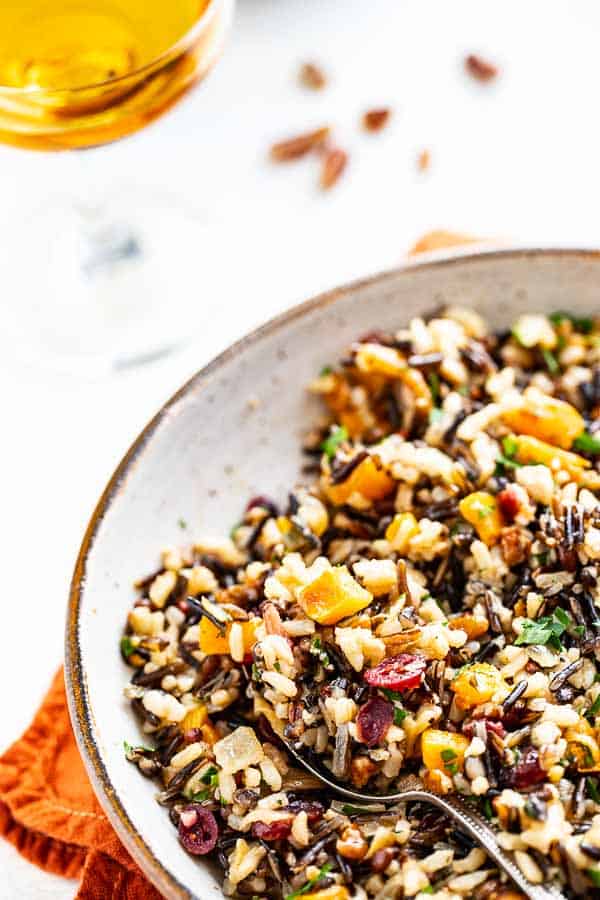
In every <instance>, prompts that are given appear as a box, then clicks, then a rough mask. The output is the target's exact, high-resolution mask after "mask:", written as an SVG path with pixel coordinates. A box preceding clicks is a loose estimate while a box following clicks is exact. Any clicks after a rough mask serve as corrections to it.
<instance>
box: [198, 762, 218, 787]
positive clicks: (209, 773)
mask: <svg viewBox="0 0 600 900" xmlns="http://www.w3.org/2000/svg"><path fill="white" fill-rule="evenodd" d="M215 775H216V776H217V781H218V778H219V773H218V769H216V768H215V767H214V766H211V767H210V768H209V769H207V770H206V772H205V773H204V775H203V776H202V778H201V779H200V781H203V782H204V784H212V783H213V781H212V779H213V778H214V776H215Z"/></svg>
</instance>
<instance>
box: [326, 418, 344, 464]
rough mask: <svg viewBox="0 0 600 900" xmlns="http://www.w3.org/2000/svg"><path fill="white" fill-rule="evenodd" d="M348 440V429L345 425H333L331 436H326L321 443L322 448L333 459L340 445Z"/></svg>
mask: <svg viewBox="0 0 600 900" xmlns="http://www.w3.org/2000/svg"><path fill="white" fill-rule="evenodd" d="M347 440H348V431H347V429H346V428H345V427H344V426H343V425H333V426H332V428H331V432H330V434H329V437H327V438H325V440H324V441H323V443H322V444H321V450H322V451H323V453H325V454H326V455H327V456H328V457H329V459H333V457H334V456H335V454H336V452H337V448H338V447H339V445H340V444H343V443H344V441H347Z"/></svg>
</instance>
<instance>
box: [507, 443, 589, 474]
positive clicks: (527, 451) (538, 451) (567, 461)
mask: <svg viewBox="0 0 600 900" xmlns="http://www.w3.org/2000/svg"><path fill="white" fill-rule="evenodd" d="M512 437H513V440H514V441H515V444H516V451H515V458H516V460H517V462H520V463H522V464H523V465H535V464H536V463H542V464H543V465H545V466H548V468H550V469H552V471H556V470H557V469H564V470H565V471H566V472H568V473H569V475H570V476H571V478H573V479H574V480H575V481H579V480H581V478H582V477H583V475H584V474H585V473H584V471H583V470H584V469H589V468H590V467H591V465H592V464H591V462H590V461H589V460H587V459H585V458H584V457H583V456H579V454H578V453H571V451H570V450H561V449H560V448H559V447H554V446H553V445H552V444H548V443H547V442H546V441H541V440H539V439H538V438H535V437H531V436H530V435H526V434H521V435H519V436H518V437H517V436H515V435H513V436H512Z"/></svg>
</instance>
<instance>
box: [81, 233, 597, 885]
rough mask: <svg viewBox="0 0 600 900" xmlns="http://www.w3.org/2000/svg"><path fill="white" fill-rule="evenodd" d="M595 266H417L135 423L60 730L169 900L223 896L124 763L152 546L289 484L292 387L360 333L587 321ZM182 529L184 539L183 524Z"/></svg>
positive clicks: (223, 518) (243, 352) (308, 409)
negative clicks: (136, 611) (131, 635)
mask: <svg viewBox="0 0 600 900" xmlns="http://www.w3.org/2000/svg"><path fill="white" fill-rule="evenodd" d="M599 285H600V256H599V255H598V254H595V253H591V252H585V251H573V250H567V251H565V250H499V251H498V250H495V251H491V252H490V251H485V252H481V253H475V254H473V253H468V254H461V255H459V256H453V257H451V258H438V259H428V260H424V261H420V262H417V263H411V264H410V265H407V266H405V267H404V268H401V269H398V270H396V271H393V272H389V273H387V274H383V275H379V276H376V277H374V278H371V279H368V280H366V281H361V282H358V283H356V284H351V285H349V286H348V287H343V288H341V289H339V290H335V291H333V292H331V293H328V294H325V295H323V296H321V297H317V298H316V299H314V300H310V301H308V302H307V303H304V304H303V305H301V306H299V307H297V308H295V309H293V310H291V311H290V312H288V313H285V314H284V315H282V316H280V317H279V318H277V319H275V320H273V321H271V322H269V323H268V324H267V325H264V326H263V327H262V328H260V329H258V331H255V332H254V333H253V334H251V335H249V336H248V337H246V338H244V339H243V340H241V341H239V342H238V343H237V344H234V345H233V346H232V347H231V348H230V349H229V350H227V351H226V352H225V353H223V354H221V356H219V357H218V358H217V359H216V360H214V361H213V362H211V363H210V364H209V365H208V366H206V368H205V369H203V370H202V371H201V372H199V373H198V374H197V375H195V376H194V377H193V378H192V379H191V381H189V382H188V383H187V384H186V385H185V386H184V387H183V388H182V389H181V390H180V391H179V392H178V393H177V394H176V395H175V396H174V397H173V398H172V399H171V400H169V402H168V403H167V404H165V406H163V408H162V409H161V410H160V411H159V412H158V414H157V415H156V417H155V418H154V419H153V420H152V422H150V424H149V425H148V426H147V427H146V428H145V430H144V431H143V432H142V434H141V435H140V436H139V438H138V439H137V441H136V442H135V443H134V445H133V446H132V448H131V449H130V450H129V452H128V453H127V455H126V456H125V458H124V459H123V461H122V462H121V464H120V465H119V467H118V469H117V471H116V472H115V474H114V476H113V478H112V479H111V481H110V483H109V484H108V486H107V488H106V490H105V492H104V494H103V495H102V497H101V498H100V501H99V503H98V506H97V508H96V510H95V512H94V514H93V516H92V520H91V522H90V525H89V527H88V529H87V532H86V534H85V537H84V539H83V544H82V547H81V551H80V554H79V559H78V562H77V566H76V569H75V573H74V576H73V582H72V590H71V597H70V603H69V611H68V621H67V633H66V673H67V683H68V693H69V703H70V711H71V716H72V720H73V727H74V729H75V734H76V736H77V740H78V742H79V747H80V749H81V753H82V755H83V758H84V761H85V764H86V766H87V770H88V772H89V775H90V778H91V780H92V783H93V785H94V788H95V790H96V792H97V794H98V798H99V800H100V802H101V804H102V806H103V807H104V809H105V810H106V813H107V815H108V817H109V818H110V820H111V822H112V823H113V825H114V827H115V828H116V830H117V832H118V834H119V835H120V837H121V839H122V840H123V843H124V844H125V846H126V847H127V848H128V850H129V851H130V852H131V854H132V856H133V857H134V858H135V859H136V860H137V862H138V863H139V865H140V866H141V868H142V869H143V870H144V872H145V873H146V874H147V875H148V877H149V878H150V879H151V880H152V881H153V882H154V884H155V885H156V887H157V888H158V890H159V891H161V892H162V893H163V894H164V895H165V896H166V897H169V898H184V897H185V898H188V897H196V898H202V900H209V898H211V897H215V898H218V897H219V896H221V891H220V887H219V883H220V882H219V874H218V872H216V871H215V870H214V869H213V868H211V867H210V866H209V865H207V864H206V862H205V861H203V860H201V859H200V860H198V859H194V858H192V857H191V856H189V855H188V854H187V853H185V852H184V851H183V849H182V848H181V846H180V845H179V842H178V839H177V833H176V830H175V829H174V828H173V826H172V824H171V823H170V821H169V817H168V815H167V812H166V810H165V809H163V808H161V807H160V806H159V805H158V804H157V803H156V802H155V800H154V796H155V794H156V792H157V788H156V785H154V784H153V783H152V782H150V781H147V780H146V779H144V778H141V777H140V775H139V773H138V771H137V769H136V768H135V767H134V766H132V765H131V764H129V763H128V762H127V761H126V760H125V757H124V753H123V740H124V739H126V740H129V741H133V742H135V741H136V740H138V739H139V738H140V734H139V731H138V726H137V723H136V721H135V719H134V717H133V715H132V713H131V711H130V708H129V706H128V704H127V702H126V701H125V699H124V698H123V686H124V685H125V684H126V682H127V680H128V677H129V670H128V669H127V667H126V666H125V665H124V663H123V662H122V660H121V656H120V653H119V649H118V645H119V637H120V634H121V630H122V627H123V624H124V622H125V618H126V615H127V612H128V610H129V607H130V604H131V601H132V598H133V589H132V583H133V581H134V579H135V578H137V577H139V576H140V575H143V574H145V573H148V572H151V571H152V570H153V569H154V568H156V564H157V552H158V550H159V548H161V547H162V546H163V545H165V544H169V543H176V542H178V541H182V540H183V541H185V540H187V539H190V538H191V537H192V536H194V535H199V534H200V533H204V534H206V533H207V532H208V533H211V534H223V533H225V534H227V533H228V532H229V529H230V527H231V525H232V523H234V522H236V521H237V520H238V519H239V515H240V511H241V510H242V508H243V506H244V504H245V502H246V500H247V499H248V498H249V497H250V496H252V495H253V494H258V493H264V494H268V495H271V496H273V497H275V498H280V499H283V498H284V497H285V496H286V494H287V490H288V487H289V485H291V484H294V483H295V482H296V481H297V479H298V476H299V472H300V465H301V459H300V454H299V445H300V438H301V435H302V433H303V431H304V430H305V429H306V427H307V425H308V424H309V423H310V422H311V417H312V416H313V415H314V413H315V409H314V408H313V407H312V406H311V403H312V402H314V401H311V399H310V398H309V397H308V395H307V393H306V391H305V385H306V384H307V383H308V382H309V381H310V380H311V378H312V377H314V375H315V373H317V372H318V371H319V370H320V369H321V368H322V367H323V366H324V365H326V364H328V363H331V362H332V361H335V360H337V359H338V358H339V357H340V355H341V354H342V352H343V351H344V349H345V347H346V346H347V345H348V344H349V343H350V342H351V341H352V340H353V339H354V338H356V336H357V335H360V334H361V333H364V332H366V331H369V330H372V329H373V328H384V329H386V328H391V329H393V328H397V327H400V326H402V325H404V324H406V323H407V322H408V320H409V319H410V318H411V317H412V316H415V315H420V314H422V313H424V312H426V311H430V310H431V309H432V308H435V307H436V306H437V305H439V304H441V303H445V302H452V303H460V304H464V305H468V306H473V307H474V308H475V309H477V310H479V311H480V312H481V313H483V315H484V316H486V317H487V318H488V320H489V321H490V323H491V324H492V325H493V326H503V325H508V324H509V323H510V322H511V320H512V319H513V317H514V316H515V315H516V314H518V313H519V312H521V311H523V310H531V311H533V310H539V311H551V310H556V309H564V308H566V309H569V310H571V311H574V312H576V313H589V312H590V311H595V312H597V309H598V307H597V302H598V288H599ZM181 520H184V521H185V522H187V523H188V526H187V530H186V531H184V532H182V531H181V528H180V525H179V523H180V521H181Z"/></svg>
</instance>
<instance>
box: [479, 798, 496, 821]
mask: <svg viewBox="0 0 600 900" xmlns="http://www.w3.org/2000/svg"><path fill="white" fill-rule="evenodd" d="M481 809H482V812H483V814H484V816H485V817H486V819H487V820H488V821H489V820H490V819H493V818H494V810H493V808H492V803H491V800H490V798H489V797H485V798H484V800H483V802H482V804H481Z"/></svg>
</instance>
